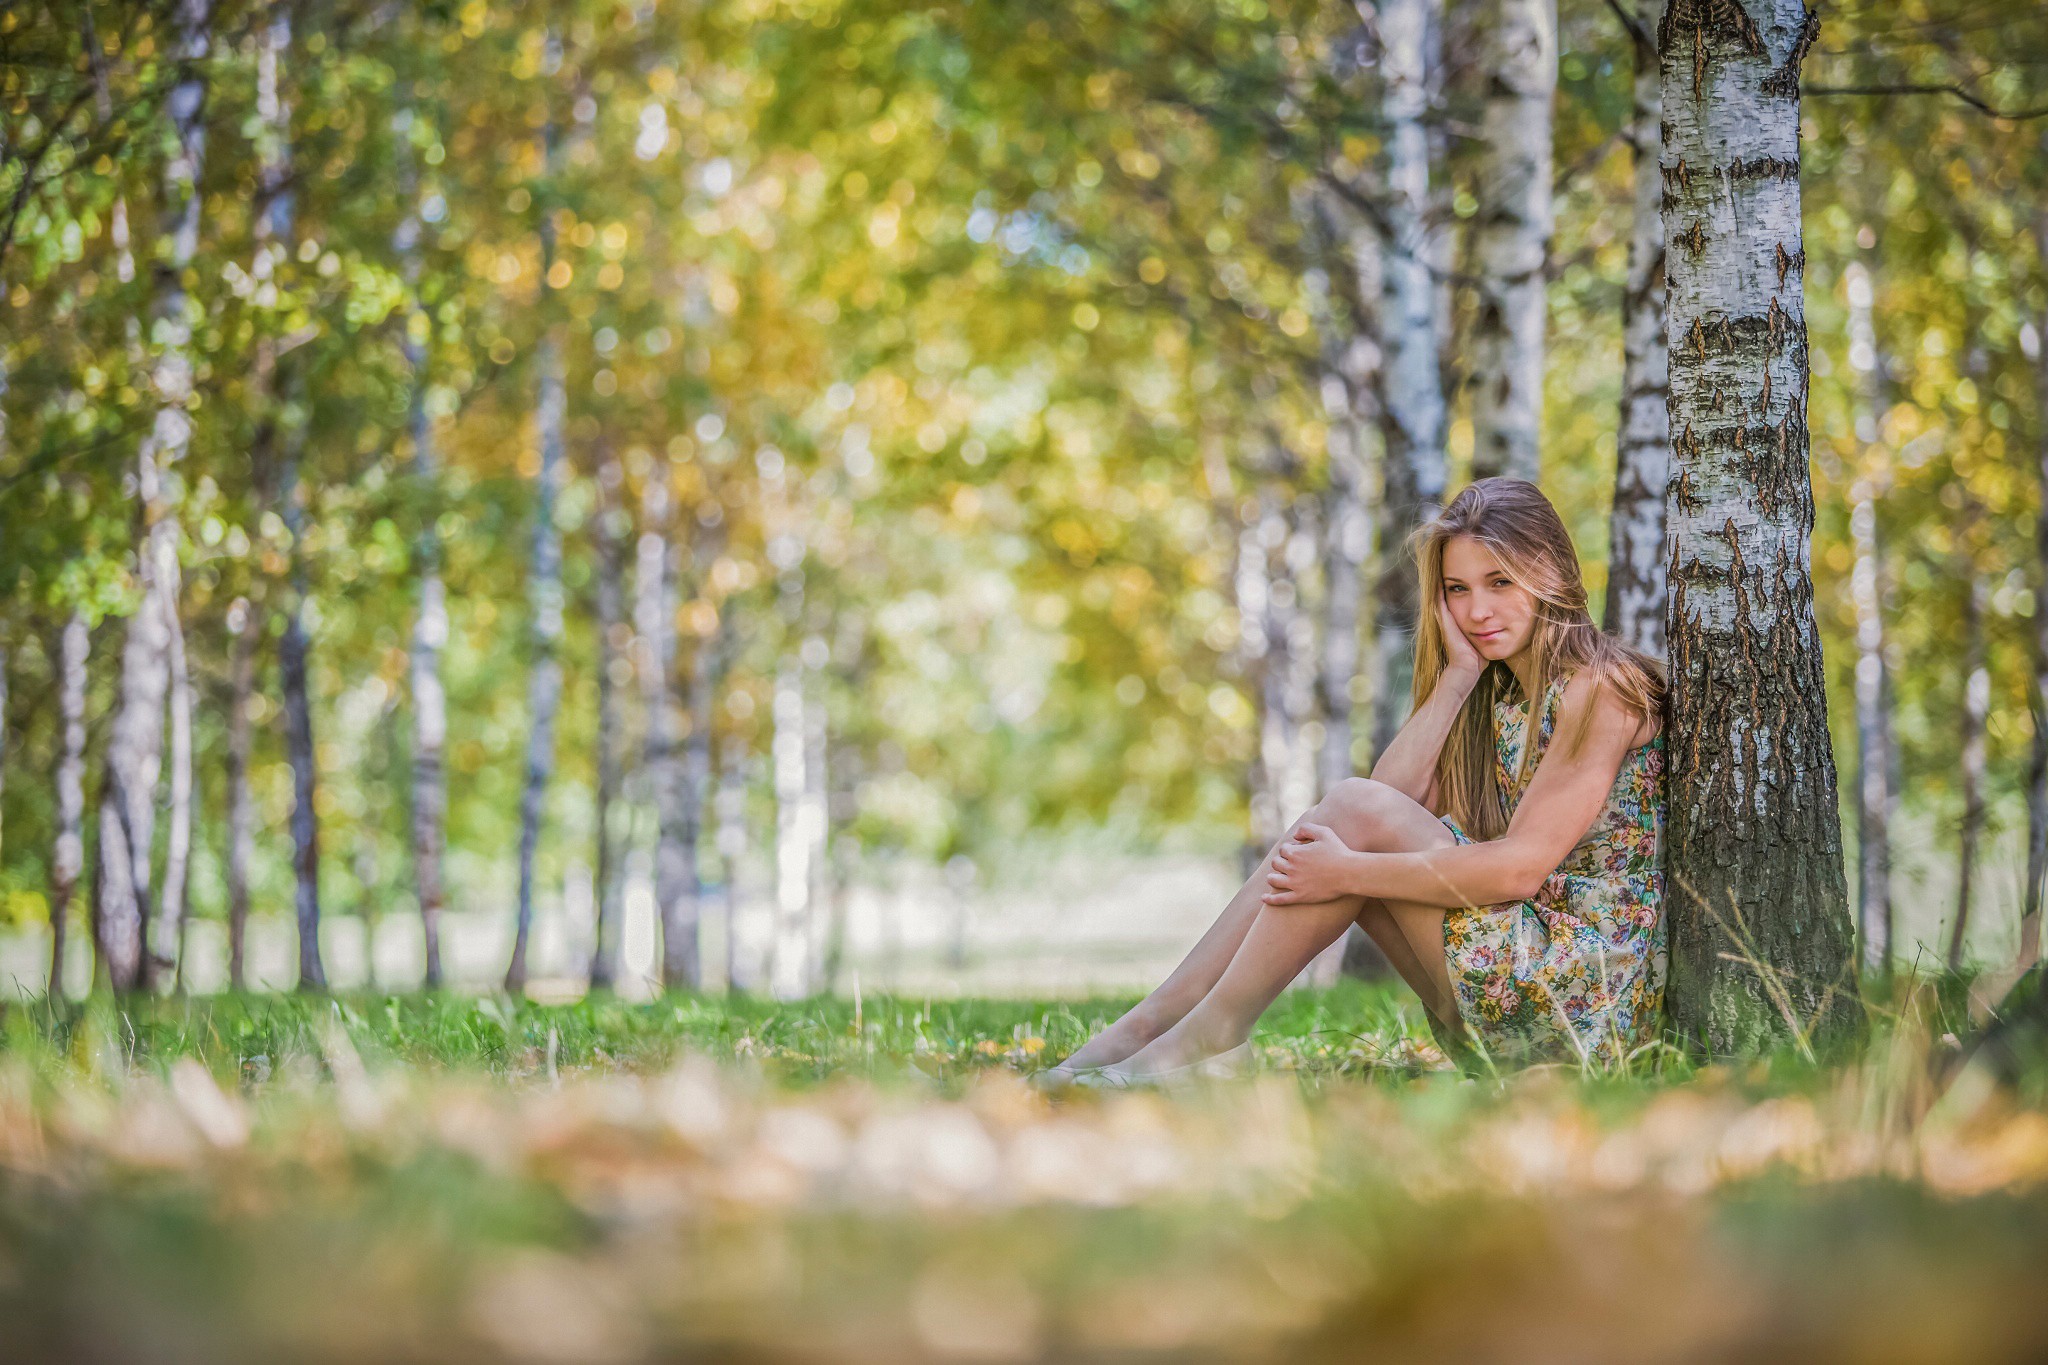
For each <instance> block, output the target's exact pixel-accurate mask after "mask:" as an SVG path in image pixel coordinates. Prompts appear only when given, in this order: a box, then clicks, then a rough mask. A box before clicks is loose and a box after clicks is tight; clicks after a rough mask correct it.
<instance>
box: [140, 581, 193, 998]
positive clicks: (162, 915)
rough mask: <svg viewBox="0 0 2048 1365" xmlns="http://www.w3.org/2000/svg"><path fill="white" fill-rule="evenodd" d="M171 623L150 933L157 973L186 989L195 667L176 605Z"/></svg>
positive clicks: (170, 610) (170, 609) (167, 613)
mask: <svg viewBox="0 0 2048 1365" xmlns="http://www.w3.org/2000/svg"><path fill="white" fill-rule="evenodd" d="M164 619H165V621H166V622H167V623H168V625H169V627H170V629H169V644H170V665H171V688H170V705H171V772H170V788H171V790H170V803H169V809H168V810H167V811H166V812H165V814H166V816H167V817H168V819H167V822H166V823H167V826H168V827H167V829H166V830H165V837H164V890H163V896H162V898H161V899H160V900H159V901H158V903H157V924H156V928H154V929H153V930H151V931H150V935H149V941H150V948H151V952H152V953H153V954H154V955H155V959H156V960H155V964H154V967H153V970H154V972H155V973H156V974H157V975H158V976H159V977H161V976H162V974H163V973H165V972H175V973H176V981H177V986H176V989H177V990H179V991H182V990H183V989H184V970H183V963H184V958H185V896H186V892H187V890H188V887H187V880H188V878H189V876H190V870H191V865H192V670H191V667H190V664H189V663H188V662H187V660H186V658H185V624H184V622H183V621H181V620H179V619H178V604H177V603H176V602H175V601H173V602H170V603H168V604H167V605H166V606H165V608H164Z"/></svg>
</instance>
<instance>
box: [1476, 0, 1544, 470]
mask: <svg viewBox="0 0 2048 1365" xmlns="http://www.w3.org/2000/svg"><path fill="white" fill-rule="evenodd" d="M1490 11H1491V12H1490V13H1489V14H1488V15H1487V20H1488V22H1487V23H1486V25H1485V27H1484V28H1483V30H1482V37H1481V49H1482V50H1481V54H1480V60H1481V62H1482V63H1483V64H1484V68H1485V81H1486V105H1485V111H1484V113H1483V114H1482V115H1481V120H1480V134H1479V148H1480V157H1481V159H1480V164H1479V214H1478V218H1477V221H1476V224H1475V235H1476V241H1475V243H1474V245H1475V248H1476V255H1477V262H1478V267H1479V271H1478V273H1479V309H1478V314H1477V316H1476V317H1475V319H1474V321H1473V328H1472V366H1473V370H1474V372H1475V374H1476V376H1477V379H1478V382H1477V384H1476V385H1475V386H1474V388H1473V391H1472V429H1473V445H1472V474H1473V477H1475V478H1485V477H1487V476H1488V475H1494V474H1508V475H1512V476H1513V477H1515V478H1518V479H1529V480H1531V481H1534V480H1535V478H1536V476H1537V473H1538V468H1539V442H1540V440H1541V435H1542V424H1543V332H1544V320H1545V316H1546V313H1547V311H1548V310H1547V308H1546V306H1545V290H1546V286H1547V284H1548V282H1549V281H1548V278H1547V272H1548V267H1549V263H1550V233H1551V220H1552V213H1551V204H1550V180H1551V170H1550V161H1551V149H1550V128H1551V104H1552V102H1553V100H1554V99H1555V98H1556V94H1557V4H1556V0H1493V4H1492V5H1491V6H1490Z"/></svg>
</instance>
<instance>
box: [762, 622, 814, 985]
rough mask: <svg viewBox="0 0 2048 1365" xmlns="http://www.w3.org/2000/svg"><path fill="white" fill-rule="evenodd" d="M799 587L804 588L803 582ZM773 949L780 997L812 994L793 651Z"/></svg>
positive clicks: (799, 687)
mask: <svg viewBox="0 0 2048 1365" xmlns="http://www.w3.org/2000/svg"><path fill="white" fill-rule="evenodd" d="M797 591H798V592H801V591H802V589H801V588H800V587H799V588H798V589H797ZM773 717H774V722H775V732H774V737H773V739H772V740H771V742H770V749H769V755H770V759H771V761H772V763H773V764H774V774H775V949H774V956H773V958H772V960H771V965H770V967H769V976H768V988H769V991H770V993H771V994H773V995H774V996H775V998H776V999H778V1000H799V999H802V998H803V997H804V996H805V995H807V994H809V993H810V981H809V979H808V978H809V972H808V968H809V965H810V955H811V954H810V908H811V905H810V900H811V847H812V840H811V835H810V828H809V822H808V820H807V818H806V809H805V796H806V785H807V778H808V776H809V774H808V773H807V772H806V767H807V764H806V763H805V749H806V745H805V742H804V738H805V736H804V729H805V725H804V679H803V663H802V661H801V660H800V659H798V658H797V657H796V656H795V653H794V652H793V651H792V652H790V653H788V654H786V655H784V657H783V660H782V663H781V666H780V667H778V668H777V669H776V672H775V701H774V710H773Z"/></svg>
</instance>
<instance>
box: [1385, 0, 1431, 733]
mask: <svg viewBox="0 0 2048 1365" xmlns="http://www.w3.org/2000/svg"><path fill="white" fill-rule="evenodd" d="M1439 11H1440V3H1439V0H1382V3H1381V4H1380V6H1379V33H1380V45H1381V52H1382V56H1381V73H1382V80H1383V83H1384V95H1383V97H1382V98H1383V104H1384V115H1385V121H1386V127H1387V133H1386V139H1387V196H1386V213H1385V217H1386V228H1387V240H1386V243H1385V256H1384V274H1383V280H1384V291H1385V292H1384V298H1383V301H1382V312H1381V319H1382V325H1383V327H1384V329H1385V333H1386V335H1385V345H1386V364H1385V368H1384V370H1383V372H1382V376H1383V377H1382V381H1381V383H1382V389H1381V395H1380V420H1381V424H1382V431H1383V432H1384V443H1385V457H1384V471H1383V476H1382V479H1381V496H1380V511H1381V517H1382V521H1381V530H1380V535H1379V537H1378V539H1379V561H1380V562H1379V564H1378V566H1377V574H1376V577H1377V582H1376V583H1375V585H1374V599H1375V610H1374V614H1373V635H1374V639H1373V646H1374V649H1373V653H1374V659H1373V682H1374V687H1373V752H1374V753H1376V754H1377V753H1380V752H1383V751H1384V750H1385V749H1386V746H1387V744H1388V743H1389V742H1390V741H1391V740H1392V739H1393V737H1394V733H1395V731H1397V730H1398V729H1399V728H1400V725H1401V721H1402V719H1403V718H1404V717H1405V716H1406V715H1407V710H1408V680H1409V677H1410V672H1411V669H1412V667H1413V663H1412V659H1411V657H1410V654H1409V649H1410V643H1409V642H1410V639H1411V637H1412V635H1413V633H1414V630H1415V612H1416V600H1415V597H1416V586H1415V566H1414V563H1413V561H1412V560H1411V559H1410V557H1409V555H1408V536H1409V534H1410V533H1411V532H1412V531H1413V530H1414V529H1415V528H1416V527H1417V526H1419V525H1421V524H1422V523H1423V522H1424V521H1426V520H1429V519H1431V518H1433V517H1434V516H1435V515H1436V512H1437V510H1438V509H1439V508H1441V507H1442V505H1443V497H1444V480H1445V470H1444V394H1443V378H1442V371H1441V369H1440V367H1439V362H1438V354H1437V351H1438V346H1439V344H1440V338H1439V335H1438V326H1437V323H1438V318H1437V310H1436V289H1435V284H1434V281H1433V279H1432V272H1431V268H1430V244H1431V232H1430V223H1429V207H1430V151H1429V131H1428V129H1427V128H1426V127H1425V126H1424V116H1425V115H1426V114H1427V113H1428V111H1429V62H1428V48H1429V35H1430V31H1431V29H1432V28H1433V27H1434V26H1435V25H1436V24H1437V23H1438V22H1439V21H1440V13H1439Z"/></svg>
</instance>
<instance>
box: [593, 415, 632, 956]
mask: <svg viewBox="0 0 2048 1365" xmlns="http://www.w3.org/2000/svg"><path fill="white" fill-rule="evenodd" d="M625 482H626V475H625V470H624V469H623V468H622V467H621V466H620V464H619V458H618V454H617V452H616V450H615V449H614V448H613V446H612V445H611V444H610V443H606V444H605V446H604V447H603V453H602V455H601V456H600V457H599V460H598V466H597V519H596V523H595V526H594V528H593V529H594V531H595V535H596V540H597V811H596V816H597V868H596V874H597V931H596V934H595V942H594V943H593V944H592V945H591V951H590V989H591V990H593V991H609V990H610V989H612V987H613V985H614V984H616V982H617V979H618V955H619V954H618V933H619V916H620V908H621V907H620V898H621V896H622V895H623V894H624V889H625V887H624V880H623V877H622V876H621V872H622V869H621V866H620V859H619V856H618V840H617V839H616V838H615V837H614V836H613V834H612V821H613V818H614V807H615V806H616V805H617V804H618V795H619V773H620V766H621V765H620V761H619V749H620V743H621V740H622V738H623V737H622V735H621V733H620V730H621V727H620V724H619V700H618V687H617V683H616V682H615V680H614V677H613V675H614V673H615V672H616V671H617V669H618V668H619V665H620V664H621V663H623V661H624V660H623V657H622V655H623V651H622V650H621V648H620V644H621V638H622V637H623V635H624V633H625V629H626V622H625V614H626V602H625V583H624V581H623V580H624V576H625V564H624V559H625V546H624V543H623V541H624V523H625V513H624V511H623V510H622V509H621V508H620V507H619V503H618V500H619V496H620V494H621V493H622V492H623V491H624V488H625Z"/></svg>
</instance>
